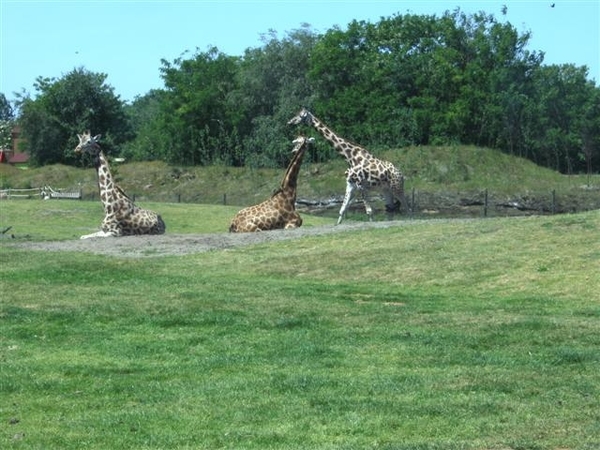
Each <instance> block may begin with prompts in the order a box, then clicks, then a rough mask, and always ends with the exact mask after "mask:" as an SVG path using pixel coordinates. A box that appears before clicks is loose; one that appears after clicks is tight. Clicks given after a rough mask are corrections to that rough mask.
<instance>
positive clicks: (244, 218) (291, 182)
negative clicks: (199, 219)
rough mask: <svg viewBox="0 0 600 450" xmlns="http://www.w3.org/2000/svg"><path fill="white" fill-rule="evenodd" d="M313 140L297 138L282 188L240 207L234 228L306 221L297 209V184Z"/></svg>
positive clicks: (269, 227)
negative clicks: (254, 203) (256, 201)
mask: <svg viewBox="0 0 600 450" xmlns="http://www.w3.org/2000/svg"><path fill="white" fill-rule="evenodd" d="M313 142H314V138H306V137H304V136H299V137H297V138H296V139H294V141H293V144H294V148H293V149H292V153H293V155H292V159H291V161H290V163H289V164H288V167H287V169H286V171H285V175H284V176H283V180H282V181H281V186H280V187H279V189H278V190H277V191H276V192H275V193H274V194H273V195H272V196H271V197H270V198H269V199H267V200H265V201H264V202H262V203H259V204H258V205H253V206H248V207H247V208H244V209H242V210H241V211H239V212H238V213H237V214H236V215H235V216H234V218H233V219H232V221H231V224H230V226H229V231H230V232H232V233H246V232H254V231H268V230H277V229H290V228H298V227H300V226H301V225H302V217H300V214H298V212H297V211H296V187H297V184H298V173H299V172H300V166H301V165H302V159H303V158H304V153H305V152H306V149H307V148H308V147H309V146H310V145H311V144H312V143H313Z"/></svg>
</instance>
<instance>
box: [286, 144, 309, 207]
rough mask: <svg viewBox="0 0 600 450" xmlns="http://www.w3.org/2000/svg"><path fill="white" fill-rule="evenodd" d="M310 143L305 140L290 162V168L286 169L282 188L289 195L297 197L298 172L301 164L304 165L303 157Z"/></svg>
mask: <svg viewBox="0 0 600 450" xmlns="http://www.w3.org/2000/svg"><path fill="white" fill-rule="evenodd" d="M307 147H308V145H307V144H306V142H303V143H302V145H301V146H300V148H298V150H296V152H295V153H294V156H292V160H291V161H290V163H289V164H288V168H287V170H286V171H285V175H284V176H283V180H282V181H281V190H282V191H283V192H285V193H286V194H287V195H288V196H289V197H292V198H294V200H295V198H296V186H297V182H298V173H299V172H300V166H301V165H302V158H303V157H304V152H305V151H306V148H307Z"/></svg>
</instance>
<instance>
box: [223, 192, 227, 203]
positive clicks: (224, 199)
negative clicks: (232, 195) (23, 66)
mask: <svg viewBox="0 0 600 450" xmlns="http://www.w3.org/2000/svg"><path fill="white" fill-rule="evenodd" d="M223 205H227V194H223Z"/></svg>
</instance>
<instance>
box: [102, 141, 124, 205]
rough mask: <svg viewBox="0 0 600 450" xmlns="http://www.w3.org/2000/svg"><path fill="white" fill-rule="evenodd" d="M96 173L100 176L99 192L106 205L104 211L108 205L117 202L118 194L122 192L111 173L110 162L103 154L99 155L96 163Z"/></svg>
mask: <svg viewBox="0 0 600 450" xmlns="http://www.w3.org/2000/svg"><path fill="white" fill-rule="evenodd" d="M96 172H97V174H98V190H99V192H100V200H101V201H102V204H103V205H104V209H105V210H106V207H107V206H108V205H112V204H113V203H114V201H115V200H116V198H117V196H118V194H119V193H120V192H121V191H120V190H119V189H118V188H117V186H116V184H115V181H114V179H113V177H112V174H111V173H110V167H109V166H108V160H107V159H106V155H104V153H103V152H100V153H99V154H98V159H97V161H96Z"/></svg>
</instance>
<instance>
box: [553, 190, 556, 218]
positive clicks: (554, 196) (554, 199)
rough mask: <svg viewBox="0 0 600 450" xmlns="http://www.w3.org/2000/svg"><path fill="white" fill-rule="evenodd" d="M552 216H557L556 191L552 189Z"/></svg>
mask: <svg viewBox="0 0 600 450" xmlns="http://www.w3.org/2000/svg"><path fill="white" fill-rule="evenodd" d="M552 214H553V215H554V214H556V189H552Z"/></svg>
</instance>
